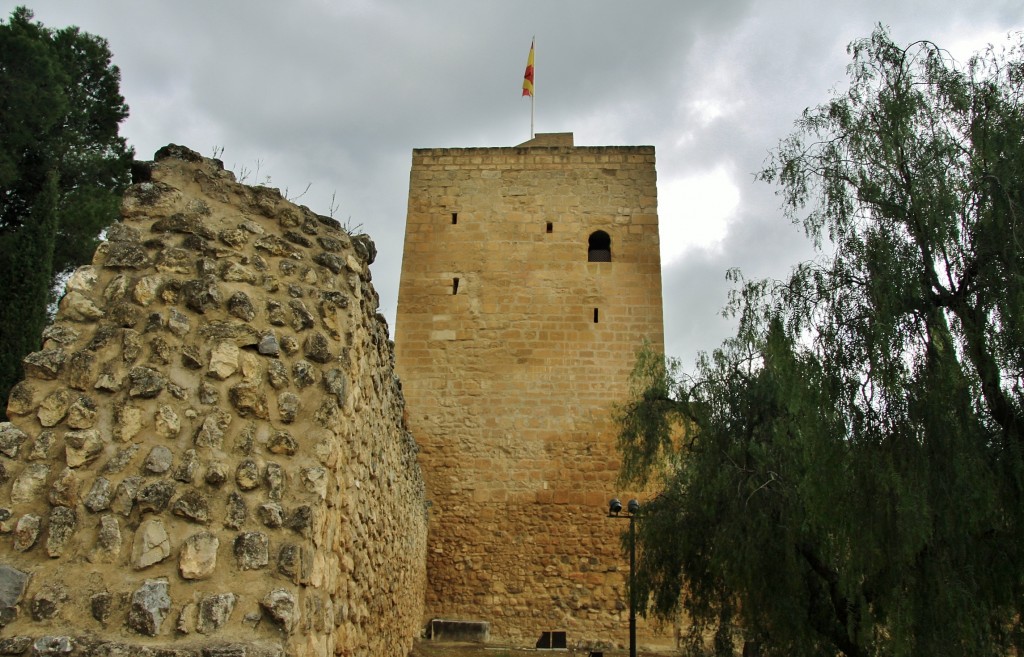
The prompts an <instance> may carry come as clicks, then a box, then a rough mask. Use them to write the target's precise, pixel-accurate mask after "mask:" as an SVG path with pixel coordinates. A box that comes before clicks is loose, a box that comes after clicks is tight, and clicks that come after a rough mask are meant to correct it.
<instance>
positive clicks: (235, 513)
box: [224, 492, 249, 529]
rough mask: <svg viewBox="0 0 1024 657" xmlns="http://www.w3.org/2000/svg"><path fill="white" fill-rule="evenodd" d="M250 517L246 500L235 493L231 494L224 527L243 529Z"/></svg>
mask: <svg viewBox="0 0 1024 657" xmlns="http://www.w3.org/2000/svg"><path fill="white" fill-rule="evenodd" d="M248 517H249V509H248V508H247V507H246V505H245V498H243V497H242V496H241V495H239V494H238V493H235V492H231V493H229V494H228V502H227V508H226V509H225V513H224V526H225V527H228V528H229V529H241V528H242V525H244V524H245V521H246V520H247V519H248Z"/></svg>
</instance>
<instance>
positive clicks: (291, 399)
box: [277, 392, 299, 424]
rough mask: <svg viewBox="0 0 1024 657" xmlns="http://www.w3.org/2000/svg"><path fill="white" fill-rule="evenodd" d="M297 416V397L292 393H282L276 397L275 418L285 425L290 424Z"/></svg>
mask: <svg viewBox="0 0 1024 657" xmlns="http://www.w3.org/2000/svg"><path fill="white" fill-rule="evenodd" d="M298 414H299V396H298V395H296V394H295V393H294V392H282V393H280V394H279V395H278V396H277V417H278V419H279V420H281V422H284V423H285V424H291V423H292V422H294V421H295V417H296V416H297V415H298Z"/></svg>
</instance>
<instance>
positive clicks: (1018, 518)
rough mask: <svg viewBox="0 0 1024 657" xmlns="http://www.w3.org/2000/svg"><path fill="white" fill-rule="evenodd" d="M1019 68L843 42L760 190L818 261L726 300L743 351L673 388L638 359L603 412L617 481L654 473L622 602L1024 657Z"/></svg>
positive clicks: (918, 649) (810, 634)
mask: <svg viewBox="0 0 1024 657" xmlns="http://www.w3.org/2000/svg"><path fill="white" fill-rule="evenodd" d="M1022 48H1024V42H1020V41H1018V42H1017V43H1015V44H1014V45H1013V46H1012V47H1011V48H1009V49H1008V50H1005V51H996V50H995V49H993V48H989V49H988V50H987V51H985V52H984V53H982V54H981V55H978V56H976V57H974V58H972V59H971V60H970V61H969V62H968V63H967V64H966V65H964V66H959V65H957V64H956V63H955V62H954V61H953V60H952V59H951V58H950V57H949V55H948V54H947V53H945V52H944V51H942V50H941V49H939V48H938V47H936V46H935V45H934V44H931V43H926V42H922V43H916V44H912V45H911V46H909V47H906V48H904V47H900V46H898V45H896V44H894V43H893V42H892V41H891V39H890V37H889V35H888V34H887V32H886V31H885V30H883V29H881V28H879V29H878V30H876V31H875V33H874V34H873V35H872V36H871V38H869V39H866V40H863V41H858V42H855V43H854V44H852V45H851V47H850V53H851V55H852V58H853V61H852V63H851V65H850V67H849V74H850V87H849V89H848V90H847V91H846V92H845V93H842V94H841V95H838V96H837V97H835V98H834V99H833V100H832V101H831V102H830V103H828V104H826V105H823V106H820V107H817V108H814V109H812V110H807V111H806V112H805V113H804V114H803V116H802V117H801V119H800V120H799V121H798V123H797V130H796V132H795V134H794V135H792V136H791V137H789V138H788V139H786V140H784V141H783V142H782V143H781V144H780V146H779V148H778V149H777V151H776V152H775V153H774V154H773V156H772V158H771V159H770V160H769V162H768V163H767V165H766V167H765V169H764V171H763V172H762V174H761V178H762V179H763V180H766V181H768V182H775V183H778V184H779V185H780V194H781V196H782V198H783V200H784V207H785V209H786V211H787V213H788V215H789V216H790V217H791V218H793V219H794V220H797V221H801V222H802V223H803V226H804V227H805V229H806V231H807V234H808V235H809V236H810V237H811V238H812V239H814V240H815V242H816V243H817V244H818V245H819V246H820V247H821V255H820V257H819V258H818V260H817V261H815V262H810V263H804V264H801V265H799V266H798V267H796V268H795V269H794V271H793V273H792V274H791V276H790V278H789V279H788V280H787V281H782V282H769V281H753V282H750V281H747V282H744V281H740V283H741V284H740V286H739V287H738V289H737V290H736V292H734V294H733V297H732V299H731V306H730V307H731V309H732V311H733V312H734V313H735V314H736V315H737V316H738V317H739V328H738V331H737V334H736V336H735V337H734V338H732V339H730V340H728V341H726V342H725V343H724V344H723V346H722V347H721V348H720V349H718V350H716V351H715V352H714V353H713V354H712V355H711V356H707V355H703V356H702V357H701V358H700V360H699V361H698V365H697V369H696V372H695V373H694V374H693V375H692V376H691V377H690V378H687V379H682V378H680V377H679V376H678V375H674V376H670V377H668V379H667V380H666V374H665V373H666V372H668V371H669V370H668V369H666V365H665V363H664V361H663V359H659V358H657V357H656V356H654V355H652V354H650V353H646V354H643V355H642V357H641V360H640V367H639V369H638V371H637V373H635V375H634V380H635V381H636V382H637V383H638V385H639V386H640V387H639V389H638V390H637V391H636V392H635V393H634V401H633V402H632V404H630V405H629V406H626V407H624V409H623V412H622V414H621V417H620V424H621V428H622V432H621V435H620V444H621V445H622V447H623V449H624V452H625V457H626V458H625V463H626V466H625V468H624V474H625V475H626V476H627V477H628V478H631V479H633V480H638V481H639V480H642V478H643V476H644V475H645V474H646V473H649V472H655V471H656V472H659V473H660V481H659V484H660V486H661V492H660V494H659V495H658V496H657V497H656V498H655V499H654V500H653V501H651V502H649V503H647V504H646V505H645V510H644V513H645V516H644V518H643V520H642V521H641V522H640V523H638V530H639V536H638V544H639V547H640V549H641V558H640V565H639V573H640V588H641V592H642V595H643V597H644V598H645V599H648V600H649V602H650V604H651V609H652V610H653V611H655V612H657V613H660V614H665V615H668V614H672V613H675V612H676V611H678V608H679V606H680V604H681V605H682V607H684V608H685V610H686V611H687V612H688V613H689V614H690V617H691V618H692V619H693V621H694V628H693V635H692V637H691V638H692V639H693V643H694V645H696V644H699V643H701V641H700V637H701V635H702V634H703V633H706V632H709V631H720V632H721V633H724V634H725V635H729V634H730V633H733V632H736V634H735V636H734V637H733V638H738V637H742V638H745V639H747V640H754V641H757V642H758V643H760V644H761V649H762V654H765V655H821V654H836V653H841V654H844V655H848V656H859V655H886V656H888V655H892V656H900V657H902V656H908V657H909V656H911V655H924V654H933V655H995V654H1006V651H1008V650H1010V649H1014V650H1017V651H1020V650H1022V649H1024V627H1022V625H1021V618H1022V612H1024V435H1022V428H1024V397H1022V384H1024V243H1022V238H1021V231H1022V230H1024V223H1022V221H1021V211H1022V209H1024V140H1022V135H1024V106H1022V103H1021V99H1022V97H1024V50H1022ZM665 391H668V392H669V395H667V397H666V396H665V395H664V394H663V393H664V392H665ZM680 417H682V418H686V421H687V429H688V430H687V434H686V437H685V439H684V440H682V441H681V442H677V443H673V442H672V441H671V440H670V439H669V437H668V431H669V428H670V427H671V426H672V423H673V422H675V421H676V418H680ZM664 463H669V464H671V467H670V468H667V469H665V468H661V469H660V470H659V469H658V468H660V466H661V464H664Z"/></svg>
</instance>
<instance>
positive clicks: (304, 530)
mask: <svg viewBox="0 0 1024 657" xmlns="http://www.w3.org/2000/svg"><path fill="white" fill-rule="evenodd" d="M284 526H285V527H287V528H288V529H291V530H292V531H296V532H298V533H300V534H302V535H303V536H308V535H309V532H310V530H311V529H312V527H313V509H312V507H310V506H309V505H308V504H303V505H302V506H299V507H297V508H296V509H295V510H294V511H292V512H291V513H290V514H289V515H288V518H287V519H286V520H285V523H284Z"/></svg>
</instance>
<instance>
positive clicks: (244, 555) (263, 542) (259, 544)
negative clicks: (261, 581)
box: [234, 532, 270, 570]
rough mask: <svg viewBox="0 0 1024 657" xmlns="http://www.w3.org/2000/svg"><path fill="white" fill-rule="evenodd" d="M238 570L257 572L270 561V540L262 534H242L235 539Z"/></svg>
mask: <svg viewBox="0 0 1024 657" xmlns="http://www.w3.org/2000/svg"><path fill="white" fill-rule="evenodd" d="M234 551H235V559H236V560H237V562H238V568H239V570H259V569H260V568H265V567H266V566H267V563H269V561H270V539H269V538H268V537H267V535H266V534H264V533H263V532H242V533H241V534H239V535H238V536H236V537H235V546H234Z"/></svg>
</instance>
